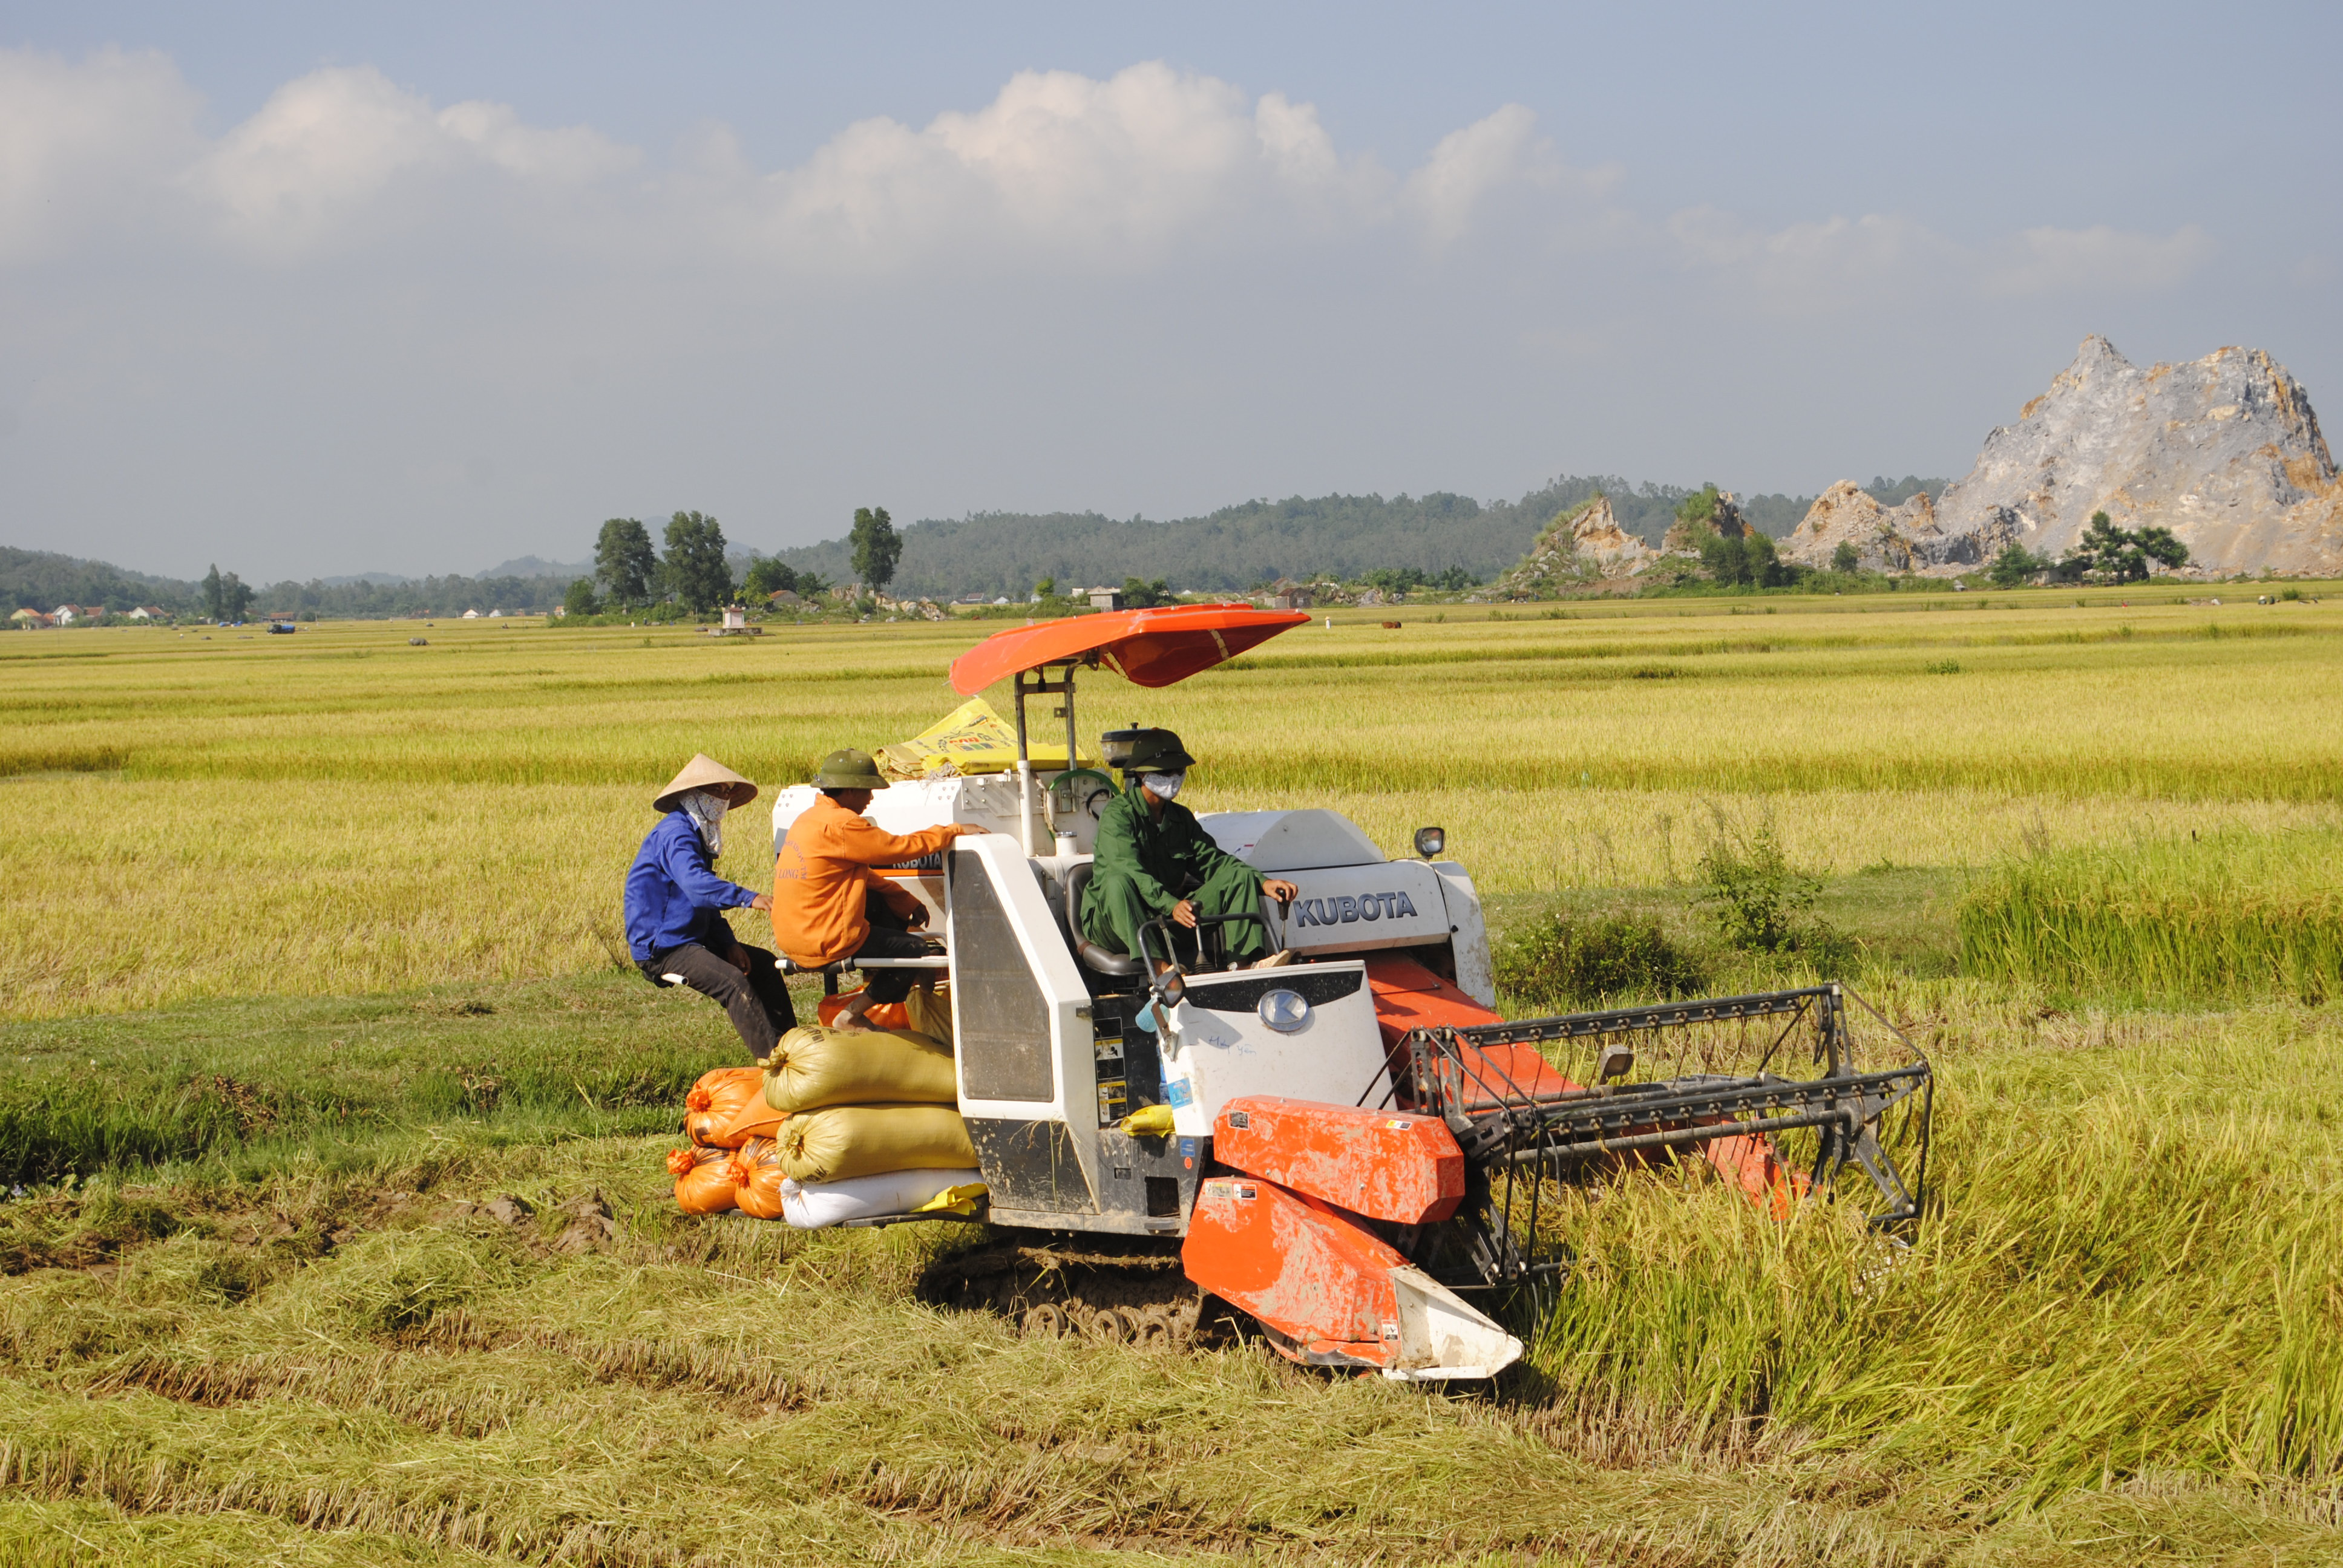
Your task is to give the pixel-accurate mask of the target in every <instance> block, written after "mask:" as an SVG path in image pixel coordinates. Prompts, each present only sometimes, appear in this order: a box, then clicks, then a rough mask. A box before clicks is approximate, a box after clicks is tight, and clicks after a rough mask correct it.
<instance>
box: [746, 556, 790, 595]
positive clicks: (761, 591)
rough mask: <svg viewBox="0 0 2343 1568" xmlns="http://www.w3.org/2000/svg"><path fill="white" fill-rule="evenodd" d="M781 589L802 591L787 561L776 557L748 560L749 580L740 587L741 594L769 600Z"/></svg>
mask: <svg viewBox="0 0 2343 1568" xmlns="http://www.w3.org/2000/svg"><path fill="white" fill-rule="evenodd" d="M783 589H788V590H789V591H790V592H792V593H796V592H800V591H802V590H800V589H799V588H798V574H797V572H796V570H795V569H794V568H791V567H790V566H789V563H788V562H787V561H784V560H782V559H781V558H779V557H778V556H757V557H754V558H751V559H750V560H749V580H748V581H746V582H744V583H742V584H741V585H740V591H741V592H742V593H743V594H745V595H747V596H748V597H749V598H752V599H769V598H772V597H773V596H774V595H775V594H777V593H779V592H781V591H782V590H783Z"/></svg>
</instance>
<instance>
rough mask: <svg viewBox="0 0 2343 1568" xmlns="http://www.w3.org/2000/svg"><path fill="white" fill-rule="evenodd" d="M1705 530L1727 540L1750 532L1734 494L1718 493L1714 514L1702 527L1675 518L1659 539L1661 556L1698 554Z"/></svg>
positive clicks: (1698, 524)
mask: <svg viewBox="0 0 2343 1568" xmlns="http://www.w3.org/2000/svg"><path fill="white" fill-rule="evenodd" d="M1703 528H1706V529H1708V530H1709V531H1711V532H1713V533H1715V535H1716V536H1717V537H1718V538H1727V539H1737V538H1740V537H1741V536H1742V535H1744V534H1745V533H1747V532H1748V531H1749V525H1748V524H1747V523H1745V522H1744V521H1742V519H1741V508H1740V507H1738V506H1737V505H1735V503H1734V499H1733V493H1732V492H1731V491H1729V490H1727V491H1721V492H1719V493H1718V495H1717V498H1716V511H1715V514H1714V515H1713V516H1711V517H1710V518H1709V519H1708V521H1707V522H1706V523H1705V524H1702V523H1694V522H1686V521H1685V520H1684V518H1677V519H1676V520H1675V521H1674V522H1673V523H1670V524H1669V525H1668V531H1667V532H1666V533H1665V534H1664V535H1663V536H1662V537H1661V538H1660V553H1661V554H1662V555H1664V556H1696V555H1698V554H1700V541H1701V535H1702V529H1703Z"/></svg>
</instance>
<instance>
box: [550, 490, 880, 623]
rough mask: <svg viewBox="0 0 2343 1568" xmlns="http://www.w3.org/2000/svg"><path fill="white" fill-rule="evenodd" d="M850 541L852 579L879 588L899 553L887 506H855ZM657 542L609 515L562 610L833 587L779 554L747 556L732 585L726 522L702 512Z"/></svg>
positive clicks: (763, 598) (697, 606) (762, 597)
mask: <svg viewBox="0 0 2343 1568" xmlns="http://www.w3.org/2000/svg"><path fill="white" fill-rule="evenodd" d="M847 538H848V544H849V547H850V548H849V558H850V561H851V563H852V565H853V568H854V571H855V576H856V580H857V581H859V582H860V584H861V585H862V588H863V589H864V590H865V591H866V592H868V593H872V594H876V593H880V592H882V591H884V590H885V588H886V587H887V585H888V584H889V583H890V582H891V581H893V580H894V577H895V564H896V562H897V561H898V560H900V558H901V557H902V552H903V543H902V538H901V536H900V535H899V534H897V533H896V531H895V525H894V520H893V519H892V518H890V517H889V516H888V515H887V508H884V507H858V508H855V512H854V524H853V527H852V528H850V530H849V532H848V536H847ZM662 541H663V543H664V545H665V548H664V549H663V550H661V549H654V548H652V546H651V534H650V529H649V528H646V527H644V526H643V523H642V520H641V519H640V518H610V519H608V521H607V522H605V523H604V524H603V525H602V531H601V533H600V534H599V535H598V536H597V537H596V538H595V541H594V575H593V576H592V577H588V578H578V579H577V580H576V581H575V582H572V583H571V584H570V585H569V587H568V591H567V593H566V594H565V595H564V597H563V599H562V604H563V608H565V609H567V610H568V613H569V614H571V615H608V614H618V613H621V612H624V611H627V610H648V609H650V608H653V607H655V606H659V605H666V606H671V607H673V608H676V609H679V610H682V611H685V612H687V613H689V614H694V615H705V614H707V613H708V612H709V611H710V610H713V609H716V608H719V607H721V606H724V605H728V604H730V603H732V602H733V601H734V600H735V599H740V598H745V599H748V600H749V601H750V602H752V603H756V604H763V603H765V602H767V601H769V599H770V598H772V596H773V595H774V594H776V593H781V592H789V593H794V594H796V595H798V596H799V598H815V597H816V596H818V595H820V594H824V593H827V592H829V591H830V580H829V579H828V578H825V577H823V576H822V575H821V574H820V572H818V571H814V570H812V569H811V568H798V567H795V566H792V565H791V564H790V563H789V561H787V560H785V559H783V558H779V557H777V556H759V555H751V556H750V557H749V569H748V571H747V573H746V574H745V575H744V576H743V577H742V578H741V579H740V580H739V582H738V583H735V582H734V581H733V578H732V567H731V563H730V561H729V559H728V558H727V556H726V545H725V541H724V528H723V526H722V525H721V524H719V522H718V521H717V520H716V519H715V518H713V517H710V516H709V515H707V514H705V513H702V512H696V511H693V512H678V513H676V514H675V515H674V516H672V517H670V518H669V519H668V521H667V527H666V529H665V531H664V533H663V535H662Z"/></svg>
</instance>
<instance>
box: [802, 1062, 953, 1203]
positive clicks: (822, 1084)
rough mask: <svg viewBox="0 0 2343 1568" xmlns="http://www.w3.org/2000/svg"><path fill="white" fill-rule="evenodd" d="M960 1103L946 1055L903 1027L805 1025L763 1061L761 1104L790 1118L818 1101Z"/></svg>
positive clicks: (816, 1105)
mask: <svg viewBox="0 0 2343 1568" xmlns="http://www.w3.org/2000/svg"><path fill="white" fill-rule="evenodd" d="M959 1101H960V1091H959V1089H958V1087H957V1085H955V1083H954V1082H953V1080H952V1059H951V1052H950V1051H948V1050H945V1049H944V1048H943V1047H942V1046H940V1045H938V1044H937V1043H936V1042H935V1041H934V1040H930V1039H929V1038H928V1037H927V1036H926V1035H924V1034H913V1033H911V1032H910V1030H881V1029H823V1028H821V1027H820V1026H819V1025H814V1024H809V1025H807V1026H806V1027H804V1028H802V1029H793V1030H789V1033H787V1034H785V1035H783V1036H781V1040H780V1043H779V1045H776V1046H775V1047H773V1050H772V1054H771V1055H769V1056H768V1057H766V1058H765V1103H766V1104H767V1105H769V1106H771V1107H772V1108H773V1109H774V1110H775V1111H787V1112H789V1113H790V1114H792V1115H794V1114H796V1113H797V1112H799V1111H818V1110H820V1108H821V1107H823V1106H825V1105H955V1104H958V1103H959ZM799 1180H800V1181H802V1180H804V1178H802V1177H800V1178H799Z"/></svg>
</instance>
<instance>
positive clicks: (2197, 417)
mask: <svg viewBox="0 0 2343 1568" xmlns="http://www.w3.org/2000/svg"><path fill="white" fill-rule="evenodd" d="M1834 488H1835V489H1836V488H1840V487H1834ZM2096 511H2105V512H2106V513H2107V515H2108V517H2109V518H2112V519H2113V520H2114V522H2115V523H2116V524H2117V527H2119V528H2146V527H2163V528H2170V529H2171V530H2172V531H2173V533H2174V534H2175V535H2176V536H2177V538H2179V540H2180V542H2181V543H2182V544H2185V545H2187V547H2188V557H2189V568H2187V569H2190V570H2197V571H2203V572H2207V573H2212V572H2220V573H2231V572H2258V571H2262V570H2264V569H2268V570H2271V571H2276V572H2282V573H2288V574H2317V575H2321V576H2328V575H2333V574H2335V573H2338V572H2343V484H2338V478H2337V475H2336V469H2335V459H2334V458H2333V457H2332V456H2331V455H2330V454H2329V453H2328V449H2327V440H2326V437H2324V436H2322V435H2320V433H2319V429H2318V416H2317V415H2316V414H2314V413H2313V412H2312V411H2311V407H2310V398H2309V397H2308V394H2306V393H2305V392H2304V390H2303V387H2302V384H2301V383H2300V382H2298V381H2297V380H2296V379H2295V378H2294V377H2292V376H2290V375H2288V373H2287V370H2286V367H2284V366H2281V365H2279V364H2278V363H2277V362H2276V361H2275V360H2273V359H2271V358H2270V357H2269V356H2268V355H2267V354H2265V353H2263V352H2262V351H2261V350H2260V349H2258V348H2223V349H2221V350H2219V351H2217V352H2216V353H2213V354H2209V355H2207V356H2206V357H2204V358H2202V359H2194V360H2190V361H2188V362H2187V364H2183V365H2157V366H2154V367H2150V368H2149V369H2147V370H2142V369H2140V368H2138V367H2137V366H2135V365H2133V364H2132V363H2131V362H2130V361H2129V360H2127V359H2126V358H2125V357H2123V356H2122V355H2120V354H2118V353H2117V352H2116V349H2115V346H2114V345H2113V344H2111V343H2109V342H2108V341H2107V339H2106V338H2104V337H2097V336H2096V335H2095V336H2093V337H2087V338H2085V339H2084V340H2083V346H2082V347H2081V349H2080V350H2079V351H2077V354H2076V356H2075V362H2074V363H2073V364H2072V365H2069V366H2068V367H2066V369H2065V370H2063V371H2061V372H2060V373H2059V375H2058V377H2057V378H2056V380H2054V381H2052V382H2051V383H2050V389H2049V390H2048V391H2046V392H2045V393H2044V394H2043V395H2042V396H2041V397H2036V399H2034V401H2033V402H2031V403H2028V404H2027V405H2026V407H2025V408H2024V409H2023V410H2022V411H2021V412H2020V413H2019V415H2018V419H2017V423H2016V424H2015V425H2005V426H2003V427H2000V428H1999V429H1996V430H1995V431H1994V432H1993V434H1992V435H1990V436H1988V437H1986V442H1985V447H1984V449H1983V450H1982V451H1980V452H1979V453H1978V454H1977V459H1976V467H1973V468H1971V469H1970V470H1969V472H1968V475H1967V477H1965V478H1963V479H1962V480H1960V481H1959V482H1958V483H1957V484H1956V485H1954V486H1953V487H1951V488H1949V489H1947V490H1946V492H1945V494H1944V496H1943V498H1941V499H1940V500H1939V501H1938V502H1937V504H1936V524H1937V528H1936V534H1935V536H1934V537H1928V536H1923V535H1914V536H1912V547H1913V552H1914V556H1915V558H1916V561H1917V562H1918V569H1920V570H1923V571H1926V572H1929V573H1931V574H1932V575H1937V576H1948V575H1951V574H1952V573H1955V572H1958V571H1961V570H1963V569H1966V568H1975V567H1976V566H1980V565H1982V564H1984V563H1986V562H1987V561H1990V560H1991V559H1992V558H1994V557H1995V556H1996V555H1997V554H1999V553H2000V551H2001V549H2002V548H2003V547H2004V546H2005V545H2007V544H2012V543H2016V544H2021V545H2024V546H2025V547H2026V548H2027V549H2028V550H2030V551H2032V552H2033V553H2034V554H2036V555H2038V556H2046V557H2050V558H2057V557H2059V556H2061V555H2064V554H2065V553H2066V551H2067V550H2068V549H2069V548H2072V547H2073V546H2074V545H2075V543H2076V542H2077V540H2078V539H2080V538H2082V535H2083V533H2084V531H2085V529H2087V528H2088V527H2089V526H2090V518H2091V514H2092V513H2093V512H2096ZM1807 520H1808V522H1812V521H1813V520H1814V519H1813V518H1812V517H1811V516H1810V517H1809V518H1808V519H1807ZM1799 532H1800V533H1804V532H1805V524H1803V523H1802V524H1801V525H1800V526H1799ZM1794 537H1795V536H1794ZM1801 559H1803V557H1801ZM1818 564H1819V563H1818Z"/></svg>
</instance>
